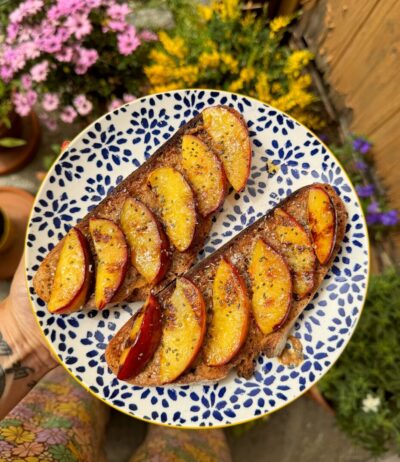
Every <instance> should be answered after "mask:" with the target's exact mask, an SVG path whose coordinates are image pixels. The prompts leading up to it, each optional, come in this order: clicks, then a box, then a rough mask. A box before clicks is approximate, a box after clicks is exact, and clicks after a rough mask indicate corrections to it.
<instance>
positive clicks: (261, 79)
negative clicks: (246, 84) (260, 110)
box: [256, 71, 270, 101]
mask: <svg viewBox="0 0 400 462" xmlns="http://www.w3.org/2000/svg"><path fill="white" fill-rule="evenodd" d="M256 93H257V96H258V98H259V99H260V100H261V101H268V100H269V98H270V93H269V82H268V76H267V74H266V73H265V72H262V71H261V72H260V73H259V74H258V76H257V82H256Z"/></svg>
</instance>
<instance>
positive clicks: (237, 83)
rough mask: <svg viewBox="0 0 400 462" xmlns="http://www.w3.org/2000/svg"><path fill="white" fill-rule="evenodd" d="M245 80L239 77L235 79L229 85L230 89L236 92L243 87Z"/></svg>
mask: <svg viewBox="0 0 400 462" xmlns="http://www.w3.org/2000/svg"><path fill="white" fill-rule="evenodd" d="M243 83H244V82H243V80H242V79H237V80H234V81H233V82H232V83H231V84H230V85H229V86H228V90H229V91H233V92H236V91H239V90H241V89H242V88H243Z"/></svg>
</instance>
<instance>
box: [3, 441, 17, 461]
mask: <svg viewBox="0 0 400 462" xmlns="http://www.w3.org/2000/svg"><path fill="white" fill-rule="evenodd" d="M13 447H14V446H13V445H12V444H10V443H7V442H6V441H4V440H0V454H1V455H2V457H9V456H10V455H11V449H13Z"/></svg>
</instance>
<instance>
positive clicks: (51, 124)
mask: <svg viewBox="0 0 400 462" xmlns="http://www.w3.org/2000/svg"><path fill="white" fill-rule="evenodd" d="M43 123H44V124H45V126H46V127H47V128H48V129H49V130H50V131H51V132H54V130H57V127H58V125H57V122H56V121H55V120H54V119H47V120H44V121H43Z"/></svg>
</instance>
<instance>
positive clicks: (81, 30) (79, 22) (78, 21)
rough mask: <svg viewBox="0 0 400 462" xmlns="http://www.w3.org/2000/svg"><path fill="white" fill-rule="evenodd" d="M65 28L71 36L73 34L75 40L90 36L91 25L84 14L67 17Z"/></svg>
mask: <svg viewBox="0 0 400 462" xmlns="http://www.w3.org/2000/svg"><path fill="white" fill-rule="evenodd" d="M65 26H66V27H67V28H68V29H69V31H70V32H71V33H72V34H75V37H76V38H77V39H81V38H82V37H84V36H85V35H88V34H90V32H91V31H92V25H91V23H90V21H89V19H88V17H87V15H84V14H76V15H74V16H69V17H68V19H67V20H66V21H65Z"/></svg>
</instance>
